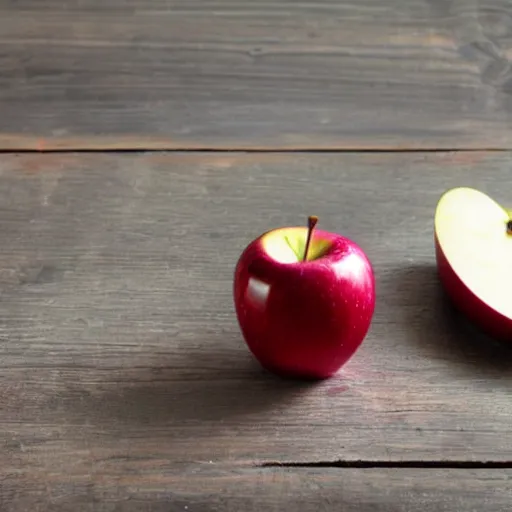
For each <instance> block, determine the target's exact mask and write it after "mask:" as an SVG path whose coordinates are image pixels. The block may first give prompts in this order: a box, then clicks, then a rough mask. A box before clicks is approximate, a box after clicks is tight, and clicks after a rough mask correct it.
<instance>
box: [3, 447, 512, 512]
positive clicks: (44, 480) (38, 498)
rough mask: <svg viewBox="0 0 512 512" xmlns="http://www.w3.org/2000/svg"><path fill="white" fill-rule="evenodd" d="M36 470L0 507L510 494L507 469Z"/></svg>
mask: <svg viewBox="0 0 512 512" xmlns="http://www.w3.org/2000/svg"><path fill="white" fill-rule="evenodd" d="M84 469H85V471H89V468H84ZM38 477H39V478H38V479H36V480H35V481H30V480H29V479H27V478H26V477H25V476H22V477H21V478H19V480H18V481H14V480H8V481H7V482H6V485H5V487H4V488H3V492H2V491H1V490H0V495H1V496H3V498H4V501H3V508H2V510H3V511H5V512H25V511H26V510H34V511H46V510H52V511H55V512H63V511H76V512H84V511H88V512H89V511H94V512H107V511H108V512H111V511H123V512H135V511H136V512H141V511H142V512H149V511H151V512H157V511H158V512H178V511H180V512H183V511H191V512H192V511H195V510H199V511H204V512H210V511H212V512H213V511H219V512H220V511H222V512H239V511H241V510H243V511H246V510H247V511H249V510H251V511H252V510H254V511H257V510H265V511H266V510H273V511H274V510H275V511H288V510H294V511H297V512H316V511H318V510H329V511H330V510H343V512H374V511H378V512H411V511H413V510H422V511H424V512H444V511H446V512H448V511H449V512H451V511H454V510H467V511H480V510H485V511H486V512H487V511H489V512H505V511H507V510H509V509H510V503H511V500H512V486H511V485H510V481H511V479H512V470H506V471H504V470H484V471H471V470H442V471H439V470H438V471H429V470H418V469H413V470H411V469H398V470H390V469H378V470H375V469H372V470H361V469H322V470H312V469H293V470H269V469H261V470H259V469H254V470H252V469H242V470H240V469H236V470H234V469H231V470H226V469H222V468H221V469H218V468H216V467H214V466H212V465H209V466H203V467H189V468H186V467H184V468H180V470H177V469H176V468H175V467H173V466H169V465H167V464H166V463H164V462H163V461H162V460H159V458H158V456H156V455H155V457H154V458H150V459H146V460H144V461H139V460H136V459H135V460H132V459H131V458H130V457H126V458H125V459H123V460H106V461H104V464H103V465H102V475H101V477H100V475H99V473H97V474H96V475H94V474H87V473H82V474H80V473H78V472H76V471H74V472H72V473H70V474H69V475H67V476H66V477H64V476H63V475H55V474H49V475H38ZM0 503H1V501H0Z"/></svg>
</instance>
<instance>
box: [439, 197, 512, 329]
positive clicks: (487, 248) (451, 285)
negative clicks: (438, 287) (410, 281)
mask: <svg viewBox="0 0 512 512" xmlns="http://www.w3.org/2000/svg"><path fill="white" fill-rule="evenodd" d="M511 220H512V219H511V212H510V210H507V209H505V208H504V207H502V206H501V205H500V204H498V203H497V202H496V201H494V200H493V199H491V198H490V197H489V196H488V195H486V194H484V193H483V192H480V191H478V190H475V189H472V188H468V187H460V188H454V189H452V190H449V191H448V192H446V193H444V194H443V196H442V197H441V199H440V200H439V203H438V205H437V209H436V213H435V236H436V248H437V256H438V266H439V271H440V274H441V278H442V280H443V283H444V284H445V287H446V289H447V291H448V293H449V295H450V296H451V298H452V299H453V300H454V302H455V303H456V304H457V305H458V306H460V309H462V310H463V311H464V312H466V313H467V314H468V315H471V316H474V319H476V320H477V323H480V324H485V327H486V328H488V330H491V331H493V332H494V331H496V330H499V331H500V332H501V331H503V328H505V330H506V328H507V321H508V322H509V324H510V325H509V327H510V333H512V229H511V227H512V224H511ZM469 320H471V318H469ZM492 323H494V324H497V323H498V324H499V323H501V324H502V325H495V326H493V325H491V324H492ZM498 328H499V329H498ZM507 335H508V334H507Z"/></svg>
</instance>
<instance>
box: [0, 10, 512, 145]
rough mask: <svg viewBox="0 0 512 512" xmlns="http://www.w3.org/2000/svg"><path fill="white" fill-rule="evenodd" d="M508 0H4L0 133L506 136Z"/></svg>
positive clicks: (274, 139)
mask: <svg viewBox="0 0 512 512" xmlns="http://www.w3.org/2000/svg"><path fill="white" fill-rule="evenodd" d="M511 13H512V1H511V0H483V1H478V2H477V1H476V0H471V1H468V0H393V1H388V2H384V3H383V2H381V1H380V0H353V1H339V0H322V1H317V2H295V1H290V0H281V1H278V2H269V1H267V0H254V1H251V2H246V1H243V0H208V1H206V0H147V1H145V2H140V1H135V0H109V1H108V2H104V1H100V0H93V1H88V2H82V1H79V0H67V1H66V2H62V1H56V0H48V1H45V2H40V1H35V0H20V1H16V2H2V3H1V4H0V67H1V69H2V72H1V74H0V103H1V105H2V115H1V117H0V148H3V149H21V148H24V149H26V148H32V149H51V148H103V149H106V148H153V149H155V148H156V149H171V148H179V149H186V148H221V149H224V148H363V149H365V148H395V149H396V148H463V147H466V148H511V147H512V136H511V133H512V131H511V129H510V128H511V119H512V95H511V94H512V73H511V64H510V59H511V56H512V14H511Z"/></svg>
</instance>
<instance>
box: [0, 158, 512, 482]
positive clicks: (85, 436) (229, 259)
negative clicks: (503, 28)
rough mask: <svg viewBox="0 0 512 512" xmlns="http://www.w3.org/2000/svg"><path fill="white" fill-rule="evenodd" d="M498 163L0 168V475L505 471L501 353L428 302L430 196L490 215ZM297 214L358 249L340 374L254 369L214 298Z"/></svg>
mask: <svg viewBox="0 0 512 512" xmlns="http://www.w3.org/2000/svg"><path fill="white" fill-rule="evenodd" d="M511 156H512V155H511V154H508V153H503V154H495V155H492V154H485V153H469V154H460V153H445V154H422V153H418V154H416V153H414V154H385V155H381V154H367V155H356V154H354V155H350V154H347V155H343V156H341V155H338V154H325V155H313V156H311V155H309V156H307V155H285V154H267V155H252V154H232V153H231V154H230V153H226V154H218V155H213V154H208V153H206V154H180V153H175V154H146V155H143V154H141V155H93V154H88V155H87V154H86V155H83V154H82V155H80V154H68V155H4V156H3V157H2V159H1V161H0V239H1V240H2V243H1V246H0V341H1V343H0V365H1V366H0V384H1V385H0V391H1V394H0V408H1V414H0V436H1V437H0V438H1V440H2V442H3V449H2V450H1V452H0V474H2V473H4V474H7V475H8V474H9V473H12V474H17V473H18V472H21V473H23V474H26V475H32V476H33V477H34V478H35V475H45V474H50V473H51V474H54V475H67V474H72V473H73V472H74V471H77V472H79V473H80V474H92V473H94V474H98V475H99V476H98V478H99V477H100V476H101V475H102V471H103V469H102V468H103V467H104V465H105V464H114V465H116V464H118V463H119V461H122V460H123V458H124V457H130V459H131V460H132V461H134V462H133V463H134V471H135V470H136V468H137V467H139V465H140V467H142V466H144V464H146V462H145V461H148V460H149V461H151V460H153V459H158V460H160V461H162V464H166V465H168V464H178V465H179V464H189V463H195V464H208V463H209V462H210V461H212V463H221V462H222V463H230V464H231V463H233V464H245V463H250V464H253V463H256V464H261V463H267V462H273V461H278V462H315V461H335V460H346V461H358V460H367V461H397V462H400V461H404V460H405V461H407V460H412V461H415V460H416V461H422V460H434V461H435V460H446V461H452V462H454V463H457V462H458V461H505V462H507V461H512V448H511V446H512V442H511V441H512V426H511V425H512V422H511V418H512V404H511V402H510V392H511V380H510V375H511V372H512V354H511V353H510V351H509V350H507V349H505V348H503V347H499V346H496V345H494V344H492V343H491V342H490V341H488V340H482V339H480V338H479V337H478V336H476V335H475V334H472V333H471V331H468V329H466V327H465V326H464V324H463V323H462V322H461V321H460V319H458V318H457V316H456V315H454V314H453V312H452V311H451V310H450V308H449V307H448V306H447V304H446V302H445V300H444V298H443V295H442V293H441V290H440V288H439V285H438V281H437V277H436V273H435V269H434V252H433V242H432V224H433V212H434V208H435V205H436V202H437V200H438V198H439V196H440V195H441V193H442V192H443V191H444V190H445V189H446V188H448V187H451V186H455V185H461V184H465V185H470V186H478V187H480V188H482V189H483V190H486V191H488V192H489V193H492V194H493V195H495V197H496V198H497V199H498V200H500V201H504V200H506V199H507V198H508V199H510V197H509V194H508V189H507V187H506V186H504V183H506V182H507V179H508V178H509V177H510V162H511ZM311 212H314V213H315V214H317V215H319V217H320V225H321V226H322V227H323V228H325V229H328V230H336V231H338V232H341V233H344V234H345V235H347V236H349V237H351V238H353V239H354V240H356V241H357V242H358V243H359V244H360V245H361V246H362V247H363V248H364V249H365V250H366V251H367V253H368V255H369V257H370V258H371V260H372V262H373V264H374V266H375V269H376V274H377V285H378V302H377V310H376V314H375V318H374V322H373V324H372V328H371V331H370V333H369V335H368V337H367V339H366V341H365V343H364V344H363V347H362V348H361V349H360V351H359V352H358V353H357V354H356V356H355V357H354V358H353V359H352V361H351V362H350V363H349V364H348V365H347V366H346V367H345V369H344V371H342V372H341V373H340V374H339V375H338V376H337V377H335V378H333V379H331V380H328V381H325V382H321V383H317V384H311V383H310V384H304V383H297V382H293V381H282V380H280V379H277V378H273V377H272V376H270V375H268V374H266V373H265V372H263V371H261V370H260V368H259V366H258V365H257V364H255V363H254V361H253V359H252V358H251V356H250V355H249V353H248V351H247V350H246V347H245V345H244V343H243V341H242V338H241V336H240V332H239V329H238V326H237V323H236V319H235V316H234V311H233V306H232V297H231V289H232V277H233V269H234V265H235V263H236V259H237V257H238V255H239V254H240V252H241V250H242V249H243V247H244V246H245V245H246V244H247V243H248V242H249V241H250V240H252V239H253V238H254V237H256V236H258V235H259V234H260V233H262V232H263V231H265V230H267V229H269V228H272V227H276V226H279V225H290V224H297V223H298V224H302V223H303V222H305V219H306V215H307V214H309V213H311ZM109 461H110V462H109ZM148 463H149V464H152V462H148Z"/></svg>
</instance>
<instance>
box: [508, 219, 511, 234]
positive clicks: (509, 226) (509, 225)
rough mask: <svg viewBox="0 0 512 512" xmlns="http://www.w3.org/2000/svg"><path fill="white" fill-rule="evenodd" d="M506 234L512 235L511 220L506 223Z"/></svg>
mask: <svg viewBox="0 0 512 512" xmlns="http://www.w3.org/2000/svg"><path fill="white" fill-rule="evenodd" d="M507 234H508V235H512V219H510V220H509V221H508V222H507Z"/></svg>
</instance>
